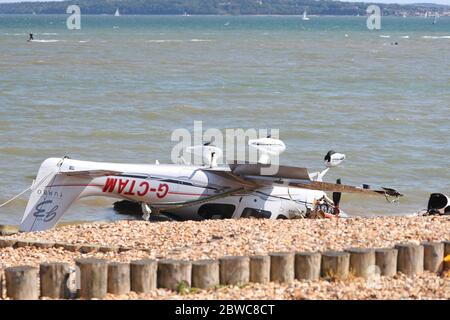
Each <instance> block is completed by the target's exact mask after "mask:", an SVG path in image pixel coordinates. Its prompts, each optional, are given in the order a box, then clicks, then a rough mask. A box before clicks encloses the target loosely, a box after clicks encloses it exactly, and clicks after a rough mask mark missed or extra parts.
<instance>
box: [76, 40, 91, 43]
mask: <svg viewBox="0 0 450 320" xmlns="http://www.w3.org/2000/svg"><path fill="white" fill-rule="evenodd" d="M78 42H79V43H86V42H89V40H80V41H78Z"/></svg>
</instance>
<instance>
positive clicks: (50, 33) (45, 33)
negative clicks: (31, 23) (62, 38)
mask: <svg viewBox="0 0 450 320" xmlns="http://www.w3.org/2000/svg"><path fill="white" fill-rule="evenodd" d="M38 34H39V35H43V36H57V35H58V34H57V33H54V32H44V33H38Z"/></svg>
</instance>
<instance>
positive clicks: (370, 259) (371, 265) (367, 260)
mask: <svg viewBox="0 0 450 320" xmlns="http://www.w3.org/2000/svg"><path fill="white" fill-rule="evenodd" d="M345 251H346V252H348V253H350V264H349V267H350V272H351V273H352V274H353V275H355V276H357V277H363V278H365V279H368V278H370V277H372V276H373V275H374V274H375V271H376V270H375V268H376V264H375V251H374V250H373V249H366V248H349V249H346V250H345Z"/></svg>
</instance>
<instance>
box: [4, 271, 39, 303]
mask: <svg viewBox="0 0 450 320" xmlns="http://www.w3.org/2000/svg"><path fill="white" fill-rule="evenodd" d="M37 273H38V269H37V268H35V267H30V266H18V267H9V268H6V269H5V280H6V296H7V297H9V298H11V299H14V300H36V299H37V298H38V282H37Z"/></svg>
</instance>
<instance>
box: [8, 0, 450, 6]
mask: <svg viewBox="0 0 450 320" xmlns="http://www.w3.org/2000/svg"><path fill="white" fill-rule="evenodd" d="M29 1H32V2H37V1H50V0H27V2H29ZM52 1H55V0H52ZM56 1H58V0H56ZM349 1H350V0H349ZM354 1H362V2H370V1H369V0H354ZM7 2H25V1H18V0H0V3H7ZM372 2H377V3H401V4H405V3H438V4H447V5H450V0H374V1H372Z"/></svg>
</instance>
